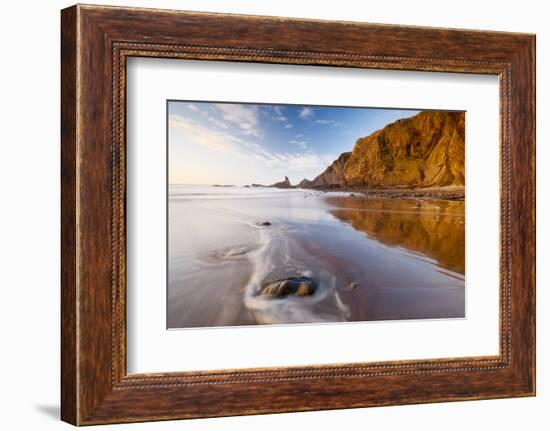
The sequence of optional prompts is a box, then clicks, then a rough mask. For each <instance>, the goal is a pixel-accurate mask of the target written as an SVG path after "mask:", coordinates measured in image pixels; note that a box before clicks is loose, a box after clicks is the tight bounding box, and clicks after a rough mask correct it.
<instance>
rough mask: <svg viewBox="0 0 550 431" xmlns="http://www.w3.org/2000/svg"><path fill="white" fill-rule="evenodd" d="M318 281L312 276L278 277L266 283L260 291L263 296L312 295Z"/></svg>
mask: <svg viewBox="0 0 550 431" xmlns="http://www.w3.org/2000/svg"><path fill="white" fill-rule="evenodd" d="M316 287H317V282H316V281H315V280H314V279H312V278H310V277H289V278H277V279H275V280H271V281H268V282H267V283H265V284H264V285H263V287H262V289H261V291H260V294H261V295H262V296H270V297H272V298H284V297H286V296H288V295H295V296H310V295H313V293H315V289H316Z"/></svg>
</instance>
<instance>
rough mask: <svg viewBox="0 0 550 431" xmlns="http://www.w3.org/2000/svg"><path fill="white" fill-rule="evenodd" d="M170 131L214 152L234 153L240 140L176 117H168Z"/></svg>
mask: <svg viewBox="0 0 550 431" xmlns="http://www.w3.org/2000/svg"><path fill="white" fill-rule="evenodd" d="M170 131H177V132H179V133H181V134H182V135H183V136H184V137H185V138H186V139H189V140H190V141H191V142H193V143H195V144H199V145H204V146H207V147H210V148H214V149H216V150H224V151H235V150H237V149H238V148H237V146H238V144H239V143H240V140H239V139H238V138H236V137H234V136H231V135H229V134H227V133H223V134H222V133H218V132H215V131H213V130H212V129H210V128H208V127H204V126H202V125H201V124H198V123H196V122H194V121H190V120H188V119H186V118H183V117H180V116H178V115H171V116H170Z"/></svg>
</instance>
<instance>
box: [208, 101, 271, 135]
mask: <svg viewBox="0 0 550 431" xmlns="http://www.w3.org/2000/svg"><path fill="white" fill-rule="evenodd" d="M213 106H215V107H216V108H217V109H218V110H219V111H220V112H221V116H222V118H223V119H224V120H225V121H228V122H230V123H233V124H235V125H236V126H237V127H239V128H240V129H241V130H243V131H245V132H246V134H250V135H255V136H259V135H260V131H259V130H258V129H257V126H258V115H259V112H258V109H257V107H256V106H247V105H238V104H232V103H216V104H214V105H213Z"/></svg>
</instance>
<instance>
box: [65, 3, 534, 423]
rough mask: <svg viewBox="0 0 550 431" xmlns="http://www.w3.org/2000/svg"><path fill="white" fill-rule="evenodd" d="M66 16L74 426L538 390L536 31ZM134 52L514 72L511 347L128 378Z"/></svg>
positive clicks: (508, 144)
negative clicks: (129, 110) (479, 353)
mask: <svg viewBox="0 0 550 431" xmlns="http://www.w3.org/2000/svg"><path fill="white" fill-rule="evenodd" d="M61 16H62V26H61V48H62V56H61V57H62V60H61V71H62V93H61V107H62V111H61V122H62V134H61V137H62V147H61V161H62V175H61V189H62V202H61V205H62V219H61V222H62V223H61V224H62V247H61V253H62V256H61V257H62V286H61V291H62V296H61V305H62V325H61V339H62V344H61V353H62V363H61V366H62V369H61V370H62V372H61V375H62V378H61V388H62V391H61V417H62V419H63V420H65V421H67V422H70V423H72V424H75V425H88V424H101V423H113V422H135V421H149V420H162V419H177V418H193V417H209V416H226V415H239V414H255V413H273V412H288V411H305V410H320V409H336V408H351V407H366V406H381V405H389V404H411V403H425V402H441V401H451V400H473V399H481V398H501V397H512V396H532V395H534V394H535V36H534V35H528V34H512V33H500V32H487V31H469V30H449V29H436V28H422V27H401V26H390V25H376V24H362V23H353V22H330V21H313V20H297V19H286V18H275V17H255V16H240V15H220V14H211V13H196V12H178V11H168V10H153V9H150V10H148V9H133V8H119V7H102V6H82V5H77V6H73V7H70V8H68V9H65V10H63V11H62V14H61ZM206 29H207V30H206ZM130 56H145V57H165V58H186V59H200V60H223V61H241V62H258V63H260V62H261V63H287V64H301V65H331V66H345V67H356V68H376V69H405V70H418V71H444V72H465V73H482V74H494V75H498V76H499V77H500V105H501V158H502V159H501V220H500V223H501V285H500V289H501V295H500V304H501V307H500V316H501V319H500V320H501V328H500V337H501V338H500V340H501V341H500V354H499V355H498V356H494V357H465V358H442V359H437V360H423V361H401V362H381V363H354V364H339V365H330V366H304V367H292V368H268V369H243V370H227V371H222V372H220V371H208V370H206V371H203V372H180V373H160V374H140V375H137V374H130V375H128V374H127V373H126V366H125V364H126V360H125V359H126V358H125V355H126V352H125V335H126V330H125V295H126V291H125V289H126V286H125V187H126V177H125V151H126V149H125V97H126V94H125V91H126V89H125V83H126V80H125V77H126V68H125V65H126V59H127V58H128V57H130ZM474 186H475V185H474ZM305 393H307V396H304V394H305Z"/></svg>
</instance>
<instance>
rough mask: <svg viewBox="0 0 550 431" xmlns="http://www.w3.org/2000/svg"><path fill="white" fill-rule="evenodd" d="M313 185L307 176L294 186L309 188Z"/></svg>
mask: <svg viewBox="0 0 550 431" xmlns="http://www.w3.org/2000/svg"><path fill="white" fill-rule="evenodd" d="M312 185H313V181H310V180H308V179H307V178H304V179H303V180H302V181H300V182H299V183H298V185H297V186H296V187H298V188H299V189H310V188H311V186H312Z"/></svg>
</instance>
